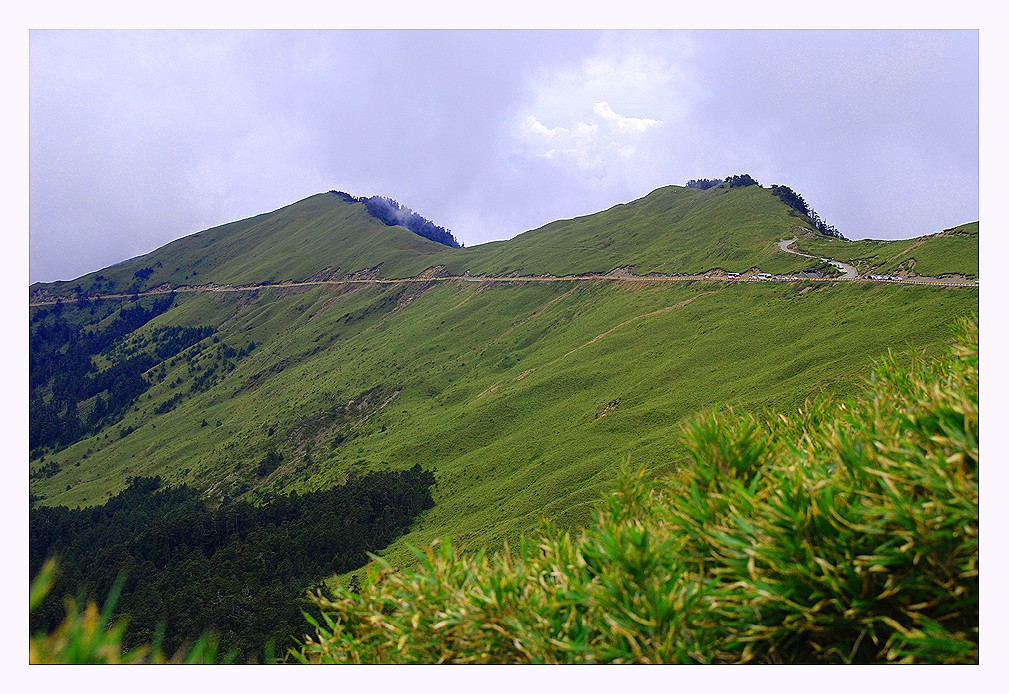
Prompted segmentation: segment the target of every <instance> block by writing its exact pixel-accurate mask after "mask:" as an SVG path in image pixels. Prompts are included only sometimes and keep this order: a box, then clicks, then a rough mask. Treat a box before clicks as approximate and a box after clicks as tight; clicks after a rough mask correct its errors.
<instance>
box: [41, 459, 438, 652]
mask: <svg viewBox="0 0 1009 694" xmlns="http://www.w3.org/2000/svg"><path fill="white" fill-rule="evenodd" d="M433 483H434V475H433V473H431V472H429V471H426V470H422V469H421V467H420V466H419V465H417V466H414V467H413V468H411V469H408V470H402V471H398V472H371V473H368V474H366V475H363V476H361V477H357V478H351V479H350V480H348V481H347V483H346V484H344V485H342V486H338V487H334V488H331V489H327V490H322V491H317V492H310V493H306V494H301V495H298V494H288V495H282V496H274V497H272V498H270V499H269V500H268V501H267V502H266V503H263V504H260V505H252V504H250V503H248V502H245V501H226V502H224V503H222V504H221V505H219V506H217V507H216V508H215V507H213V506H212V505H211V504H210V503H208V501H207V499H206V498H205V497H203V496H202V495H201V494H200V493H199V492H198V491H197V490H195V489H193V488H190V487H186V486H177V487H168V486H166V485H164V484H163V482H162V481H161V479H160V478H158V477H153V478H143V477H135V478H132V479H131V480H130V483H129V486H128V487H127V488H126V489H125V490H123V491H122V492H120V493H119V494H118V495H116V496H115V497H113V498H112V499H110V500H109V501H107V502H106V503H105V504H104V505H102V506H94V507H88V508H83V509H69V508H66V507H63V506H60V507H41V508H35V509H32V510H31V512H30V517H29V535H30V537H29V555H30V557H29V560H30V561H29V570H30V575H32V576H34V575H36V574H37V573H38V571H39V570H40V568H41V567H42V564H43V563H44V562H45V560H46V559H47V558H49V557H56V558H57V559H58V562H59V568H60V574H61V576H60V578H59V579H58V581H57V584H56V586H55V590H53V592H52V593H51V594H50V595H49V596H48V598H47V599H46V601H45V602H43V604H42V605H41V606H40V607H39V608H38V609H36V610H35V611H34V612H33V613H32V614H31V618H30V629H31V632H32V633H36V632H38V631H46V632H51V631H52V630H53V629H54V628H55V627H56V626H57V625H58V624H59V623H60V621H61V620H62V619H63V616H64V606H63V602H62V596H64V595H73V596H77V597H79V598H81V599H93V600H95V601H96V602H98V603H99V604H101V603H102V602H103V601H104V600H105V597H106V596H107V595H108V594H109V593H110V591H111V590H112V588H113V587H114V586H115V584H116V581H117V579H119V577H120V576H122V577H123V578H124V583H123V584H122V593H121V596H120V598H119V600H118V603H117V605H116V614H117V615H119V616H125V617H127V619H128V623H129V639H130V641H131V643H138V644H139V643H149V642H151V641H152V640H154V639H155V636H156V634H157V633H158V631H159V629H163V630H164V641H163V647H164V648H165V650H166V651H168V652H173V651H175V650H176V649H178V648H180V647H182V646H184V645H185V644H186V643H191V642H193V641H194V640H196V639H197V638H198V637H199V636H200V635H201V634H202V633H204V632H208V631H209V632H212V633H216V634H217V635H218V636H219V637H220V639H221V644H222V646H223V648H224V649H226V650H231V651H233V652H234V654H235V656H236V662H249V661H253V660H255V661H262V660H263V659H264V658H265V657H266V655H267V653H268V652H270V651H272V652H273V653H276V654H277V655H283V653H284V652H285V651H286V649H287V648H288V647H290V646H291V645H293V641H292V639H293V638H298V636H299V635H300V634H301V633H302V632H303V631H304V630H305V629H306V628H307V627H306V626H305V620H304V617H303V616H302V610H308V608H309V606H310V603H309V602H307V601H306V600H305V591H306V587H309V586H313V585H315V586H316V587H317V588H322V583H321V580H322V579H324V578H325V577H327V576H330V575H332V574H334V573H343V572H347V571H352V570H354V569H356V568H358V567H360V566H363V565H364V564H365V563H366V562H367V560H368V552H375V551H377V550H379V549H381V548H382V547H384V546H386V545H387V544H388V543H390V542H391V541H392V540H393V539H395V538H396V537H397V536H398V535H400V534H401V533H403V532H404V531H405V530H406V528H407V527H409V525H410V524H411V523H412V522H413V520H414V518H415V517H416V516H417V514H418V513H420V512H421V511H423V510H424V509H428V508H431V507H432V506H433V505H434V502H433V501H432V497H431V486H432V485H433Z"/></svg>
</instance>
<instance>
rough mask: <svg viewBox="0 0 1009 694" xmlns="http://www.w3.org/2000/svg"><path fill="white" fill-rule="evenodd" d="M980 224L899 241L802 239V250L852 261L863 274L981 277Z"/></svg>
mask: <svg viewBox="0 0 1009 694" xmlns="http://www.w3.org/2000/svg"><path fill="white" fill-rule="evenodd" d="M978 226H979V225H978V222H970V223H968V224H961V225H960V226H958V227H953V228H952V229H946V230H945V231H941V232H939V233H938V234H931V235H929V236H919V237H917V238H913V239H900V240H897V241H877V240H873V239H865V240H862V241H851V242H846V241H840V240H837V239H830V238H825V237H822V236H819V237H804V238H800V239H799V241H798V243H797V245H798V247H799V249H800V250H802V251H804V252H806V253H812V254H814V255H821V256H826V257H831V258H836V259H837V260H844V261H847V260H848V259H849V258H850V259H852V261H854V262H853V264H854V265H855V266H857V267H858V268H859V271H860V272H861V273H862V274H869V273H875V274H886V275H892V274H898V273H904V274H908V273H909V271H910V272H913V274H915V275H921V276H924V277H940V276H942V275H963V276H965V277H977V276H978V268H979V261H978V255H979V246H978V239H979V234H978Z"/></svg>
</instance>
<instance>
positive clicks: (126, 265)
mask: <svg viewBox="0 0 1009 694" xmlns="http://www.w3.org/2000/svg"><path fill="white" fill-rule="evenodd" d="M444 250H447V248H446V246H444V245H442V244H439V243H435V242H433V241H430V240H428V239H425V238H422V237H420V236H418V235H416V234H414V233H411V232H409V231H407V230H406V229H404V228H402V227H397V226H388V225H386V224H384V223H383V222H381V221H379V220H378V219H376V218H375V217H374V216H372V215H371V214H370V213H369V212H368V209H367V208H366V206H365V205H364V204H363V203H361V202H348V201H347V200H346V199H345V198H343V197H341V196H338V195H333V194H330V193H319V194H317V195H313V196H311V197H309V198H305V199H304V200H300V201H298V202H296V203H293V204H291V205H288V206H286V207H283V208H281V209H279V210H275V211H273V212H267V213H265V214H261V215H257V216H255V217H250V218H249V219H243V220H241V221H237V222H232V223H230V224H224V225H222V226H219V227H214V228H212V229H207V230H205V231H201V232H198V233H195V234H191V235H189V236H185V237H183V238H181V239H178V240H176V241H173V242H171V243H169V244H167V245H165V246H162V247H161V248H159V249H157V250H155V251H152V252H151V253H147V254H146V255H142V256H139V257H137V258H133V259H131V260H127V261H125V262H122V263H118V264H116V265H113V266H111V267H108V268H105V269H103V270H100V271H98V272H92V273H89V274H87V275H84V276H83V277H81V278H79V279H77V280H72V281H69V282H53V283H47V284H35V285H32V287H31V288H30V291H31V292H38V291H49V292H52V293H61V292H67V291H69V290H71V289H72V288H73V287H75V286H76V285H80V286H81V289H82V290H83V291H84V292H85V293H88V294H94V293H96V292H101V293H109V292H124V291H142V290H144V289H149V288H152V287H156V286H159V285H162V284H164V283H170V284H171V285H172V286H180V285H198V284H208V283H218V284H224V283H234V284H242V283H251V284H256V283H260V282H278V281H282V280H294V279H299V280H300V279H307V278H309V277H312V276H314V275H317V274H319V273H325V274H326V275H327V276H329V275H337V276H344V275H347V274H350V273H352V272H356V271H360V270H367V269H369V268H374V267H376V266H378V265H382V273H383V274H385V275H388V276H394V277H396V276H398V277H404V276H411V275H415V274H417V273H419V272H421V271H422V270H424V269H425V268H426V267H428V266H429V265H431V264H433V263H432V262H429V261H428V260H427V259H426V258H427V256H433V255H437V254H439V253H441V252H442V251H444Z"/></svg>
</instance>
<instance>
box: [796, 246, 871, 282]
mask: <svg viewBox="0 0 1009 694" xmlns="http://www.w3.org/2000/svg"><path fill="white" fill-rule="evenodd" d="M796 241H798V239H785V240H783V241H778V248H780V249H781V250H783V251H785V253H791V254H792V255H801V256H803V257H804V258H816V259H817V260H822V261H823V262H825V263H830V264H831V265H833V266H834V267H836V268H837V269H838V270H842V271H843V272H844V274H843V275H841V276H842V277H843V278H845V279H855V278H857V277H858V270H857V269H855V266H854V265H848V263H842V262H841V261H840V260H834V259H833V258H820V257H819V256H815V255H809V254H808V253H802V252H800V251H793V250H792V249H791V248H789V246H791V245H792V244H793V243H795V242H796Z"/></svg>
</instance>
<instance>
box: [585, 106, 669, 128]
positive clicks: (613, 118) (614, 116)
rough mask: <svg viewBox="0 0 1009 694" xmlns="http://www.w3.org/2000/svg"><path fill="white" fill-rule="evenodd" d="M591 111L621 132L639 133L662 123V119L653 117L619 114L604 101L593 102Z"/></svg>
mask: <svg viewBox="0 0 1009 694" xmlns="http://www.w3.org/2000/svg"><path fill="white" fill-rule="evenodd" d="M592 112H593V113H595V114H596V115H597V116H599V117H600V118H602V119H603V120H606V121H608V122H610V123H612V124H613V125H614V127H616V129H617V130H619V131H620V132H622V133H633V134H639V133H643V132H645V131H646V130H648V129H649V128H652V127H655V126H656V125H662V121H660V120H655V119H654V118H630V117H628V116H621V115H620V114H619V113H617V112H616V111H614V110H613V109H612V108H611V107H610V105H609V104H608V103H606V102H605V101H600V102H599V103H597V104H593V105H592Z"/></svg>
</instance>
